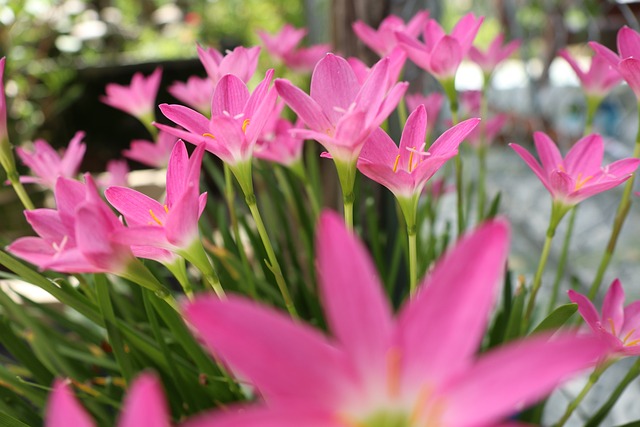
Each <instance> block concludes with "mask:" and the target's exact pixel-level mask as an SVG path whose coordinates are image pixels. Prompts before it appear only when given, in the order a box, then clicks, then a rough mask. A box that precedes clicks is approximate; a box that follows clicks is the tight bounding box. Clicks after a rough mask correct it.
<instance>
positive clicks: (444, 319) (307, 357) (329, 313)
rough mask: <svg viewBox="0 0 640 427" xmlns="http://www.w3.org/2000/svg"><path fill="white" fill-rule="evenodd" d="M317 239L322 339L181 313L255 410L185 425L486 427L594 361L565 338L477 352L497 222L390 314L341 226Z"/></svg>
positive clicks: (249, 307)
mask: <svg viewBox="0 0 640 427" xmlns="http://www.w3.org/2000/svg"><path fill="white" fill-rule="evenodd" d="M317 235H318V236H319V240H318V246H317V253H318V264H317V265H318V272H319V276H320V282H319V283H320V294H321V297H322V302H323V304H324V311H325V314H326V318H327V323H328V325H329V329H330V330H331V333H332V335H331V336H330V337H329V336H326V335H325V334H323V333H322V332H320V331H318V330H316V329H313V328H311V327H309V326H307V325H304V324H301V323H299V322H297V321H292V320H291V319H290V318H288V317H287V316H286V315H284V314H282V313H278V312H276V311H274V310H273V309H271V308H267V307H265V306H261V305H259V304H257V303H255V302H253V301H250V300H247V299H244V298H240V297H230V298H229V299H228V300H218V299H216V298H214V297H209V296H204V297H200V298H198V299H197V300H196V301H195V302H193V303H189V304H187V305H186V306H185V316H186V318H187V320H188V321H189V322H190V323H191V324H192V325H193V326H194V327H195V329H196V331H197V332H198V334H199V335H200V337H201V338H202V340H203V341H204V343H205V344H206V346H207V347H209V349H210V350H211V351H212V352H213V353H214V354H216V355H217V356H218V357H219V358H220V359H221V360H222V361H224V362H225V363H227V364H228V365H229V366H230V367H231V368H232V369H233V370H234V371H235V372H238V374H240V375H241V376H242V378H243V379H245V380H247V381H249V382H250V383H251V384H253V385H254V386H255V387H256V389H257V391H258V392H259V393H260V394H261V396H262V397H263V398H264V401H265V402H264V403H263V404H260V405H256V406H245V407H244V408H242V409H241V410H240V411H237V412H236V411H231V410H227V411H225V412H224V413H218V414H215V413H214V414H209V415H205V416H203V417H201V418H199V419H196V420H194V421H192V422H189V423H187V424H186V425H187V426H188V427H205V426H206V427H227V426H229V427H230V426H234V427H258V426H260V427H275V426H278V427H289V426H292V427H293V426H305V427H311V426H318V427H319V426H322V427H353V426H363V427H373V426H381V425H385V426H387V425H393V426H424V425H438V426H446V427H448V426H457V427H463V426H484V425H490V424H491V423H493V422H498V421H500V420H501V419H504V418H505V417H507V416H509V415H510V414H514V413H515V412H517V411H518V410H521V409H522V407H524V406H526V405H528V404H531V403H533V402H535V401H536V400H537V399H539V398H541V397H542V396H544V395H545V394H546V393H549V392H550V391H551V390H552V389H553V387H555V386H556V385H557V384H558V383H559V382H560V381H561V380H562V379H565V378H566V377H567V376H568V375H571V374H574V373H576V372H577V371H580V370H582V369H585V368H587V367H589V366H592V365H593V364H594V363H595V362H596V361H597V360H598V358H599V357H600V356H601V355H602V354H603V351H604V347H605V346H604V344H603V343H602V342H601V340H600V339H598V338H596V337H593V336H588V337H578V336H575V335H574V334H567V333H558V334H557V336H556V337H554V338H552V339H549V337H548V336H536V337H530V338H528V339H526V340H522V341H519V342H515V343H512V344H509V345H506V346H504V347H502V348H500V349H497V350H492V351H490V352H487V353H484V354H481V355H478V354H477V351H478V346H479V345H480V342H481V340H482V337H483V335H484V331H485V327H486V324H487V322H488V320H489V312H490V310H491V308H492V306H493V303H494V299H495V296H496V293H497V292H496V291H497V285H498V282H499V279H500V278H501V277H502V274H503V271H504V264H505V261H506V256H507V248H508V240H509V229H508V226H507V225H506V224H505V223H504V222H501V221H496V222H489V223H487V224H485V225H484V226H482V227H481V228H479V229H478V230H477V231H475V232H474V233H473V234H471V235H469V236H466V237H463V238H462V239H461V240H460V241H459V242H458V244H457V245H456V247H455V248H454V249H453V250H451V252H449V253H448V254H447V255H446V256H445V257H444V258H443V259H442V260H441V261H440V262H439V263H438V264H437V266H436V267H435V269H434V270H433V271H432V273H431V274H430V276H429V277H428V278H427V279H426V280H425V282H424V283H423V284H422V287H421V289H420V291H419V292H418V293H417V294H416V295H415V297H414V298H413V299H411V300H410V301H408V302H407V303H405V304H404V306H403V307H401V309H400V312H399V314H398V315H397V316H393V313H392V309H391V306H390V304H389V302H388V300H387V298H386V295H385V293H384V291H383V288H382V285H381V283H380V282H379V279H378V277H377V274H376V271H375V267H374V265H373V262H372V261H371V259H370V258H369V257H368V256H367V254H366V250H365V248H364V246H363V245H362V243H360V242H359V241H358V240H357V239H356V238H355V237H354V236H353V235H352V234H350V233H349V232H348V231H347V230H346V229H345V227H344V225H343V223H342V221H341V220H340V219H339V218H338V217H337V216H336V215H334V214H332V213H323V214H322V215H321V218H320V224H319V227H318V233H317ZM460 266H464V268H460Z"/></svg>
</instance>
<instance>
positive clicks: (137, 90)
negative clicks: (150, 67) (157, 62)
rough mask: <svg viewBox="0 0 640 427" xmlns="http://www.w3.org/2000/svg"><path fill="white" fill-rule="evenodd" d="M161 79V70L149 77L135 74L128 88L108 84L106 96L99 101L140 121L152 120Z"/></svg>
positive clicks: (157, 69) (158, 69)
mask: <svg viewBox="0 0 640 427" xmlns="http://www.w3.org/2000/svg"><path fill="white" fill-rule="evenodd" d="M161 79H162V69H161V68H156V69H155V70H154V71H153V73H151V74H150V75H149V77H145V76H144V75H143V74H142V73H135V74H134V75H133V78H132V79H131V84H129V86H123V85H119V84H116V83H109V84H108V85H107V87H106V88H105V91H106V93H107V94H106V96H102V97H100V100H101V101H102V102H104V103H105V104H107V105H110V106H111V107H113V108H117V109H119V110H122V111H124V112H125V113H128V114H131V115H132V116H134V117H136V118H137V119H139V120H140V121H143V122H147V121H151V120H153V117H154V111H155V105H156V96H157V94H158V88H159V87H160V80H161Z"/></svg>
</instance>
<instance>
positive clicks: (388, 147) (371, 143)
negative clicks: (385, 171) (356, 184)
mask: <svg viewBox="0 0 640 427" xmlns="http://www.w3.org/2000/svg"><path fill="white" fill-rule="evenodd" d="M397 155H398V146H397V145H396V143H395V142H393V139H391V137H390V136H389V135H387V133H386V132H385V131H384V130H382V129H380V128H377V129H376V130H374V131H373V132H372V133H371V135H370V136H369V138H367V140H366V142H365V143H364V146H363V147H362V151H361V152H360V157H359V158H358V167H359V166H360V164H361V163H366V164H378V165H386V166H388V167H389V168H393V164H394V162H395V160H396V156H397Z"/></svg>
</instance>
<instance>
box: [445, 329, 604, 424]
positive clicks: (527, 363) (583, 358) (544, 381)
mask: <svg viewBox="0 0 640 427" xmlns="http://www.w3.org/2000/svg"><path fill="white" fill-rule="evenodd" d="M606 349H607V347H606V346H605V345H604V342H603V341H602V340H600V339H599V338H597V337H593V336H585V337H577V336H573V335H571V334H562V335H561V336H558V337H555V338H554V339H551V340H549V338H548V337H547V336H536V337H531V338H528V339H526V340H521V341H519V342H516V343H513V344H509V345H506V346H504V347H502V348H500V349H498V350H494V351H491V352H489V353H487V354H485V355H483V356H481V357H480V359H479V360H478V362H477V363H476V364H475V365H474V366H473V367H472V368H470V369H469V370H467V371H466V372H464V373H463V374H462V375H460V377H459V379H458V380H457V381H453V383H451V384H450V385H449V386H448V387H447V389H446V391H443V393H444V394H446V396H447V402H450V406H448V407H447V409H446V413H445V414H444V416H443V420H442V423H443V424H444V425H453V424H455V425H483V424H485V423H490V422H492V421H493V422H495V421H498V420H500V419H502V418H504V417H506V416H508V415H511V414H515V413H516V412H518V411H519V410H521V408H522V407H523V406H524V407H526V406H527V405H529V404H531V403H533V402H535V401H537V400H538V399H540V398H542V397H543V396H545V395H546V394H548V393H550V392H551V391H552V390H553V389H554V387H556V386H557V385H558V384H559V383H560V382H561V381H563V380H566V379H567V378H568V377H569V376H571V375H575V374H576V373H578V372H580V371H582V370H585V369H587V368H589V367H592V366H594V365H595V364H596V362H597V361H598V359H599V358H600V357H601V356H603V355H604V353H605V351H606Z"/></svg>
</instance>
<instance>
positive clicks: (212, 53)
mask: <svg viewBox="0 0 640 427" xmlns="http://www.w3.org/2000/svg"><path fill="white" fill-rule="evenodd" d="M259 55H260V46H255V47H250V48H246V47H242V46H238V47H236V48H235V49H233V50H232V51H231V52H227V54H226V55H223V54H222V53H220V52H219V51H217V50H216V49H214V48H212V47H210V48H203V47H202V46H200V45H198V57H199V58H200V62H202V65H203V66H204V68H205V70H206V71H207V75H208V76H209V78H210V79H211V81H212V82H213V85H214V86H216V85H217V84H218V82H219V81H220V79H222V77H223V76H225V75H227V74H233V75H234V76H236V77H237V78H239V79H240V80H242V81H243V82H244V83H247V82H248V81H249V80H251V77H253V73H255V71H256V67H257V66H258V56H259Z"/></svg>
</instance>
